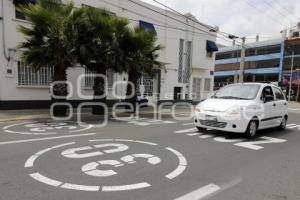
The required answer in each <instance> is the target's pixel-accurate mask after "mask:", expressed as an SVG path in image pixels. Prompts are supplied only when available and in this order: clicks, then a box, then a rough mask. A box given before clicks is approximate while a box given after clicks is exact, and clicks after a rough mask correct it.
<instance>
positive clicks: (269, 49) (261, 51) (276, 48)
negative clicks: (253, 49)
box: [257, 45, 281, 55]
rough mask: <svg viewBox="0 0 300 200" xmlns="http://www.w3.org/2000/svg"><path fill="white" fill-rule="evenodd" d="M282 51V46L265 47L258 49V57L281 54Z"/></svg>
mask: <svg viewBox="0 0 300 200" xmlns="http://www.w3.org/2000/svg"><path fill="white" fill-rule="evenodd" d="M280 51H281V45H272V46H265V47H260V48H257V55H266V54H273V53H280Z"/></svg>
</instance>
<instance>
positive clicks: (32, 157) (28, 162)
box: [24, 142, 75, 168]
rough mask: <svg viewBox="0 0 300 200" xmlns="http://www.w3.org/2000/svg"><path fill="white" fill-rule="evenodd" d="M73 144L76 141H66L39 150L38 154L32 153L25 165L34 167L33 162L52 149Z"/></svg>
mask: <svg viewBox="0 0 300 200" xmlns="http://www.w3.org/2000/svg"><path fill="white" fill-rule="evenodd" d="M72 144H75V142H70V143H65V144H60V145H57V146H54V147H51V148H47V149H44V150H42V151H39V152H37V153H36V154H34V155H32V156H31V157H30V158H29V159H28V160H27V161H26V163H25V166H24V167H26V168H27V167H33V164H34V161H35V160H36V159H37V158H38V157H39V156H41V155H42V154H44V153H46V152H48V151H50V150H53V149H57V148H60V147H64V146H68V145H72Z"/></svg>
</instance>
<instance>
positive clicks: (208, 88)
mask: <svg viewBox="0 0 300 200" xmlns="http://www.w3.org/2000/svg"><path fill="white" fill-rule="evenodd" d="M210 84H211V79H210V78H206V79H205V82H204V91H205V92H207V91H210Z"/></svg>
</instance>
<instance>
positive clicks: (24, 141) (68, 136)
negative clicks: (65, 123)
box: [0, 133, 96, 145]
mask: <svg viewBox="0 0 300 200" xmlns="http://www.w3.org/2000/svg"><path fill="white" fill-rule="evenodd" d="M91 135H96V133H87V134H77V135H65V136H58V137H46V138H36V139H29V140H13V141H7V142H0V145H5V144H19V143H27V142H36V141H44V140H56V139H63V138H73V137H84V136H91Z"/></svg>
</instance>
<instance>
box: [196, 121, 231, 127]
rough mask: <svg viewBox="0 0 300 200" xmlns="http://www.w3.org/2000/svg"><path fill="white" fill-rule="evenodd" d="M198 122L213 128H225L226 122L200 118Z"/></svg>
mask: <svg viewBox="0 0 300 200" xmlns="http://www.w3.org/2000/svg"><path fill="white" fill-rule="evenodd" d="M200 123H201V124H202V125H204V126H210V127H215V128H225V127H226V125H227V123H226V122H217V121H211V120H200Z"/></svg>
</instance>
